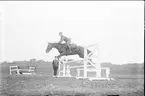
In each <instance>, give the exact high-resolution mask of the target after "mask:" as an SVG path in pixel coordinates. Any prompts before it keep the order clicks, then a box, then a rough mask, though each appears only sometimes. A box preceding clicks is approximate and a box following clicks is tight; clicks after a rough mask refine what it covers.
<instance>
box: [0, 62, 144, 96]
mask: <svg viewBox="0 0 145 96" xmlns="http://www.w3.org/2000/svg"><path fill="white" fill-rule="evenodd" d="M22 65H23V66H26V65H27V64H22ZM9 66H10V65H9V64H3V65H0V72H1V73H0V82H1V83H0V93H1V94H0V96H109V95H118V96H144V90H143V89H144V76H143V75H139V74H136V75H131V74H115V72H114V73H111V74H110V76H111V77H113V78H115V80H114V81H89V80H77V79H75V78H54V77H52V76H51V75H52V74H53V70H52V65H51V64H43V63H41V64H40V63H38V64H37V66H36V75H9Z"/></svg>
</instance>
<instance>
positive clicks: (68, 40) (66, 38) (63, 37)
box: [58, 32, 71, 53]
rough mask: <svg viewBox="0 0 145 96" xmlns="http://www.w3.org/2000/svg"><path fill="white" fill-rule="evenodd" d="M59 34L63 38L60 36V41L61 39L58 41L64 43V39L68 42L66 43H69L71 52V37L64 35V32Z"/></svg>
mask: <svg viewBox="0 0 145 96" xmlns="http://www.w3.org/2000/svg"><path fill="white" fill-rule="evenodd" d="M59 36H60V37H61V38H60V41H59V42H58V43H62V42H63V41H64V42H66V45H67V47H68V50H69V52H70V53H71V48H70V43H71V39H70V38H68V37H66V36H64V35H63V32H59Z"/></svg>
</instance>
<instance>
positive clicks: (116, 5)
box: [0, 1, 144, 64]
mask: <svg viewBox="0 0 145 96" xmlns="http://www.w3.org/2000/svg"><path fill="white" fill-rule="evenodd" d="M0 12H1V14H2V15H0V16H1V18H2V19H1V21H0V26H1V27H0V28H1V31H0V38H1V39H0V41H1V42H0V61H9V62H12V61H21V60H30V59H33V58H35V59H37V60H45V61H52V60H53V58H54V56H56V55H58V54H59V53H58V51H57V50H56V49H52V50H51V51H50V52H49V53H45V50H46V47H47V45H48V42H52V43H53V42H58V41H59V39H60V37H59V35H58V33H59V32H63V34H64V35H65V36H67V37H70V38H71V39H72V42H73V43H75V44H77V45H82V46H88V45H92V44H98V45H99V51H100V55H99V56H100V61H101V62H111V63H114V64H125V63H142V62H144V2H143V1H7V2H5V1H0Z"/></svg>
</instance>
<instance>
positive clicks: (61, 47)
mask: <svg viewBox="0 0 145 96" xmlns="http://www.w3.org/2000/svg"><path fill="white" fill-rule="evenodd" d="M52 48H56V49H57V50H58V52H59V53H60V54H59V55H58V56H57V57H58V58H60V57H62V56H68V55H78V56H79V57H80V58H84V47H82V46H77V45H76V44H70V49H71V53H70V52H68V47H67V45H66V44H64V43H63V44H62V43H48V46H47V48H46V53H48V52H49V51H50V50H51V49H52ZM90 52H91V51H90V50H87V54H89V53H90Z"/></svg>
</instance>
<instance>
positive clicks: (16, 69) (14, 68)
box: [9, 66, 35, 75]
mask: <svg viewBox="0 0 145 96" xmlns="http://www.w3.org/2000/svg"><path fill="white" fill-rule="evenodd" d="M9 68H10V74H12V72H16V74H18V75H20V72H21V71H26V72H24V73H22V74H23V75H29V74H35V67H29V69H19V67H18V66H10V67H9Z"/></svg>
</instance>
